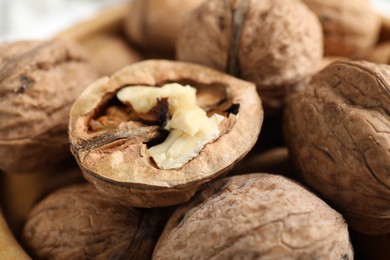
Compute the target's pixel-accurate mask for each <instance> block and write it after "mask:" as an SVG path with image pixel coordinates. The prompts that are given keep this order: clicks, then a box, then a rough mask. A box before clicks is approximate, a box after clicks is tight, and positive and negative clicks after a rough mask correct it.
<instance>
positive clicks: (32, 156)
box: [0, 40, 96, 172]
mask: <svg viewBox="0 0 390 260" xmlns="http://www.w3.org/2000/svg"><path fill="white" fill-rule="evenodd" d="M95 79H96V72H95V71H94V70H93V69H92V68H91V67H90V65H89V64H88V63H87V61H86V56H85V54H84V52H83V51H82V50H81V48H80V47H78V46H77V45H76V44H75V43H72V42H70V41H64V40H53V41H45V42H39V41H22V42H10V43H2V44H0V103H1V104H2V105H1V107H0V118H1V120H0V157H1V158H2V159H1V160H0V169H1V170H3V171H5V172H23V171H34V170H37V169H38V168H46V167H48V166H49V165H53V164H55V163H58V162H59V161H61V160H63V159H64V158H65V157H69V156H70V153H69V143H68V138H67V124H68V116H69V110H70V107H71V104H72V103H73V101H74V100H75V99H76V97H77V96H78V95H79V94H80V93H81V91H82V90H83V89H84V87H85V86H86V85H87V84H88V83H90V82H91V81H93V80H95Z"/></svg>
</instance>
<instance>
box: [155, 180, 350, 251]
mask: <svg viewBox="0 0 390 260" xmlns="http://www.w3.org/2000/svg"><path fill="white" fill-rule="evenodd" d="M172 258H173V259H200V258H201V259H228V258H229V259H353V251H352V247H351V244H350V241H349V235H348V229H347V225H346V223H345V222H344V219H343V217H342V216H341V215H340V214H339V213H337V212H336V211H334V210H333V209H332V208H331V207H329V206H328V205H327V204H326V203H324V202H323V201H322V200H320V199H319V198H318V197H316V196H315V195H314V194H312V193H310V192H309V191H307V190H306V189H305V188H303V187H301V186H300V185H298V184H296V183H295V182H292V181H290V180H288V179H287V178H285V177H281V176H277V175H269V174H250V175H241V176H234V177H230V178H225V179H222V180H220V181H217V182H214V183H213V184H212V185H210V186H209V187H207V188H206V189H204V190H202V192H201V193H199V194H198V195H197V196H196V197H194V199H193V200H191V202H190V203H189V204H187V205H185V206H182V207H180V208H178V209H177V210H176V211H175V212H174V213H173V215H172V216H171V217H170V219H169V220H168V223H167V224H166V226H165V229H164V231H163V233H162V235H161V236H160V238H159V240H158V242H157V245H156V247H155V249H154V252H153V259H172Z"/></svg>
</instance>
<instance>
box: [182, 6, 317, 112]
mask: <svg viewBox="0 0 390 260" xmlns="http://www.w3.org/2000/svg"><path fill="white" fill-rule="evenodd" d="M322 42H323V40H322V32H321V26H320V24H319V21H318V19H317V17H316V16H315V15H314V14H313V13H312V12H311V11H310V10H309V9H308V8H307V7H306V6H305V5H304V4H302V3H300V2H299V1H294V0H293V1H291V0H265V1H255V0H251V1H249V0H239V1H230V0H211V1H207V2H206V3H205V4H203V5H202V6H200V7H199V8H198V9H196V10H195V11H194V12H193V13H192V14H191V15H190V16H189V18H188V19H187V20H186V22H185V23H184V26H183V30H182V31H181V33H180V35H179V39H178V42H177V47H176V51H177V58H178V60H182V61H189V62H194V63H199V64H203V65H207V66H210V67H213V68H216V69H218V70H221V71H225V72H228V73H230V74H232V75H234V76H236V77H239V78H242V79H244V80H248V81H251V82H254V83H255V84H256V85H257V88H258V91H259V93H260V96H261V98H262V101H263V104H264V109H265V115H266V116H268V115H272V114H275V113H276V112H278V111H280V109H281V107H282V105H283V100H284V96H285V95H286V94H287V93H288V92H289V91H293V90H295V89H298V88H300V87H302V86H304V85H305V83H307V80H308V78H309V77H310V76H311V75H312V74H314V73H315V72H316V71H317V69H318V67H319V65H320V63H321V59H322V55H323V46H322Z"/></svg>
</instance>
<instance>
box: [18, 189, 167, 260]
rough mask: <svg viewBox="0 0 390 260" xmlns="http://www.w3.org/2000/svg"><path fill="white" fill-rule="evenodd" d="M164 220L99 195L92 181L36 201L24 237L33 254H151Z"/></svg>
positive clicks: (57, 256) (90, 256) (46, 256)
mask: <svg viewBox="0 0 390 260" xmlns="http://www.w3.org/2000/svg"><path fill="white" fill-rule="evenodd" d="M161 220H162V218H161V217H160V216H158V215H157V214H155V212H154V213H152V212H151V211H148V210H146V209H135V208H126V207H123V206H121V205H120V204H118V203H116V202H114V201H112V200H110V199H108V198H106V197H104V196H101V194H100V193H99V192H98V191H97V190H96V189H95V188H94V187H93V185H91V184H89V183H88V184H78V185H73V186H69V187H67V188H63V189H60V190H57V191H56V192H54V193H52V194H51V195H49V196H48V197H47V198H45V199H44V200H43V201H41V202H40V203H39V204H37V205H36V206H35V207H34V208H33V210H32V211H31V213H30V215H29V218H28V219H27V222H26V225H25V227H24V230H23V239H24V241H25V243H26V245H27V248H28V249H29V250H30V251H31V254H32V256H34V258H35V259H150V256H151V254H152V252H153V248H154V245H155V243H156V241H157V238H158V236H159V233H160V224H161V223H160V222H161Z"/></svg>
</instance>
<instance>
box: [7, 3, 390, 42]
mask: <svg viewBox="0 0 390 260" xmlns="http://www.w3.org/2000/svg"><path fill="white" fill-rule="evenodd" d="M130 1H131V0H55V1H54V0H0V41H5V40H16V39H44V38H47V37H50V36H52V35H54V34H56V33H58V32H59V31H61V30H64V29H65V28H68V27H70V26H72V25H74V24H75V23H77V22H80V21H82V20H85V19H88V18H89V17H91V16H93V15H94V14H96V13H97V12H98V11H100V10H102V9H105V8H109V7H110V6H115V5H118V4H126V3H128V2H130ZM345 1H353V0H345ZM372 2H373V4H374V7H375V9H377V10H378V11H379V12H381V13H383V14H385V15H388V16H390V0H372Z"/></svg>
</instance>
